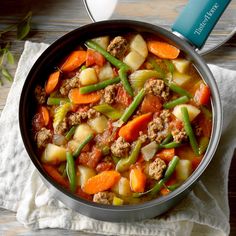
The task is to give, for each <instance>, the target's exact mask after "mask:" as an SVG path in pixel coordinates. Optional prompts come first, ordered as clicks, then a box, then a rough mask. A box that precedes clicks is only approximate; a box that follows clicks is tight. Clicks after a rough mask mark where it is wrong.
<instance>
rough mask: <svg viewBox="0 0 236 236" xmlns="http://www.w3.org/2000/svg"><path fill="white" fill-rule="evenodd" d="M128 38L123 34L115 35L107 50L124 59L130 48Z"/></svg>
mask: <svg viewBox="0 0 236 236" xmlns="http://www.w3.org/2000/svg"><path fill="white" fill-rule="evenodd" d="M128 47H129V44H128V42H127V40H126V39H125V38H123V37H121V36H117V37H115V38H114V39H113V40H112V41H111V42H110V44H109V45H108V47H107V51H108V52H109V53H110V54H111V55H112V56H114V57H117V58H119V59H122V58H123V57H124V55H125V53H126V51H127V50H128Z"/></svg>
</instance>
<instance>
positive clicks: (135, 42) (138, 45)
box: [130, 34, 148, 58]
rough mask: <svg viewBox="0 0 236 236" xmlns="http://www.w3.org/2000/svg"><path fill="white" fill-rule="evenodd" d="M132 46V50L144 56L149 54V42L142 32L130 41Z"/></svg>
mask: <svg viewBox="0 0 236 236" xmlns="http://www.w3.org/2000/svg"><path fill="white" fill-rule="evenodd" d="M130 48H131V50H132V51H136V52H137V53H138V54H140V55H141V56H142V57H144V58H146V57H147V55H148V48H147V44H146V42H145V41H144V39H143V37H142V36H141V35H140V34H137V35H135V36H134V38H133V39H132V40H131V42H130Z"/></svg>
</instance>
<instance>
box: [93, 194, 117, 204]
mask: <svg viewBox="0 0 236 236" xmlns="http://www.w3.org/2000/svg"><path fill="white" fill-rule="evenodd" d="M114 197H115V194H114V193H112V192H107V191H106V192H99V193H96V194H94V196H93V202H96V203H101V204H107V205H111V204H112V202H113V198H114Z"/></svg>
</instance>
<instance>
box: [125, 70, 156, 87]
mask: <svg viewBox="0 0 236 236" xmlns="http://www.w3.org/2000/svg"><path fill="white" fill-rule="evenodd" d="M152 77H156V78H159V77H160V73H159V72H157V71H156V70H136V71H135V72H133V73H132V74H131V75H130V76H129V79H130V83H131V86H132V87H133V88H134V89H141V88H143V86H144V84H145V82H146V81H147V80H148V79H150V78H152Z"/></svg>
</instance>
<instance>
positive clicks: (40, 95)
mask: <svg viewBox="0 0 236 236" xmlns="http://www.w3.org/2000/svg"><path fill="white" fill-rule="evenodd" d="M34 94H35V98H36V100H37V102H38V104H44V103H45V102H46V96H47V95H46V92H45V89H44V88H42V87H41V86H39V85H37V86H36V88H35V90H34Z"/></svg>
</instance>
